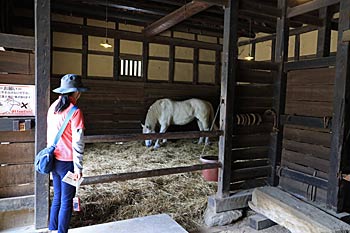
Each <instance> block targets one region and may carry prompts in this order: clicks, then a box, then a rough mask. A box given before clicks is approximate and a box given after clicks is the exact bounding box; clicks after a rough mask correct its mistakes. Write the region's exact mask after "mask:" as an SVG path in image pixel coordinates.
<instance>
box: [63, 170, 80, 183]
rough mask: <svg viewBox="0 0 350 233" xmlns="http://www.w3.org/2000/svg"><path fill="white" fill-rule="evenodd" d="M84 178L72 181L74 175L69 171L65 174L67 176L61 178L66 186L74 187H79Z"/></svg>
mask: <svg viewBox="0 0 350 233" xmlns="http://www.w3.org/2000/svg"><path fill="white" fill-rule="evenodd" d="M83 180H84V178H83V177H81V178H80V179H79V180H77V181H75V180H74V174H73V173H72V172H70V171H68V172H67V174H66V175H65V176H64V177H63V179H62V181H63V182H66V183H67V184H70V185H72V186H74V187H77V186H80V184H81V182H83Z"/></svg>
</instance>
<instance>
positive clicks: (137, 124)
mask: <svg viewBox="0 0 350 233" xmlns="http://www.w3.org/2000/svg"><path fill="white" fill-rule="evenodd" d="M83 83H84V85H85V86H87V87H90V88H91V90H90V91H88V92H86V93H83V95H82V97H81V98H80V99H79V103H78V106H79V107H80V108H81V109H82V110H83V113H84V117H85V125H86V126H85V127H86V135H97V134H126V133H141V122H143V123H144V120H145V117H146V113H147V110H148V108H149V106H150V105H151V104H152V103H153V102H154V101H155V100H157V99H160V98H171V99H175V100H184V99H188V98H193V97H197V98H201V99H205V100H209V101H210V102H212V104H213V106H214V108H215V107H216V105H217V104H218V102H219V94H218V93H219V91H220V87H219V86H213V85H198V84H197V85H192V84H176V83H155V82H152V83H144V82H127V81H116V80H107V79H105V80H102V79H84V80H83ZM51 85H52V89H53V88H55V87H57V86H59V77H55V78H53V79H52V82H51ZM55 98H57V95H56V94H52V100H53V99H55Z"/></svg>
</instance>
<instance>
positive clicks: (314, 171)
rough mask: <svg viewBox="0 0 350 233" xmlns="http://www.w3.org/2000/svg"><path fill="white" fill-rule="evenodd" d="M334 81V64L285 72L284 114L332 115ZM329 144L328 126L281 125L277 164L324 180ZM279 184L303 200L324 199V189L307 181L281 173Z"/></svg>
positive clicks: (323, 200) (326, 171) (319, 200)
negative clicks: (282, 136) (279, 158)
mask: <svg viewBox="0 0 350 233" xmlns="http://www.w3.org/2000/svg"><path fill="white" fill-rule="evenodd" d="M334 81H335V69H334V68H319V69H308V70H296V71H291V72H289V73H288V80H287V97H286V114H290V115H302V116H312V117H329V116H332V111H333V91H334V90H333V88H334ZM325 123H326V118H325ZM325 126H326V125H325ZM330 146H331V134H330V130H329V129H326V128H309V127H304V126H292V125H285V128H284V138H283V151H282V159H281V165H282V166H284V167H288V168H290V169H292V170H295V171H299V172H302V173H304V174H308V175H311V176H316V177H320V178H323V179H325V180H327V179H328V172H329V160H330ZM280 186H281V187H282V188H283V189H285V190H287V191H289V192H291V193H294V194H296V195H298V196H300V197H302V198H304V199H306V200H313V201H317V202H319V203H325V202H326V198H327V190H323V189H321V188H317V189H316V187H313V186H311V185H310V184H307V183H302V182H299V181H296V180H294V179H290V178H286V177H281V178H280ZM312 190H313V191H312Z"/></svg>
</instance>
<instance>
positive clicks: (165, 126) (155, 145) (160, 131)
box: [154, 125, 168, 149]
mask: <svg viewBox="0 0 350 233" xmlns="http://www.w3.org/2000/svg"><path fill="white" fill-rule="evenodd" d="M167 128H168V126H167V125H161V126H160V130H159V133H165V131H166V130H167ZM166 142H167V140H166V139H163V143H166ZM159 147H160V145H159V139H157V141H156V143H155V144H154V149H157V148H159Z"/></svg>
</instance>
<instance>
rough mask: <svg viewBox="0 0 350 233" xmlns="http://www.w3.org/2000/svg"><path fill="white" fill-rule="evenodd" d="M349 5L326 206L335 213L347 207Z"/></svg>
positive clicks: (342, 24)
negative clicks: (342, 174)
mask: <svg viewBox="0 0 350 233" xmlns="http://www.w3.org/2000/svg"><path fill="white" fill-rule="evenodd" d="M349 15H350V1H349V0H341V1H340V14H339V31H338V47H337V48H338V49H337V62H336V73H335V85H334V99H333V122H332V142H331V156H330V170H329V183H328V192H327V205H328V206H329V207H330V208H332V209H334V210H335V211H336V212H339V211H342V209H343V207H344V201H345V200H344V198H345V196H344V191H343V190H342V188H343V189H344V188H345V187H344V186H342V185H341V180H339V173H340V172H342V170H343V169H344V167H346V166H348V165H349V161H348V158H349V156H348V155H349V152H350V148H349V146H350V141H349V136H348V135H349V130H350V112H349V110H348V109H349V108H350V105H349V104H350V103H349V94H350V82H349V78H348V76H349V68H350V67H349V61H350V60H349V48H350V47H349V43H347V42H345V43H344V42H342V38H343V31H345V30H347V29H349V28H350V18H349Z"/></svg>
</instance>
